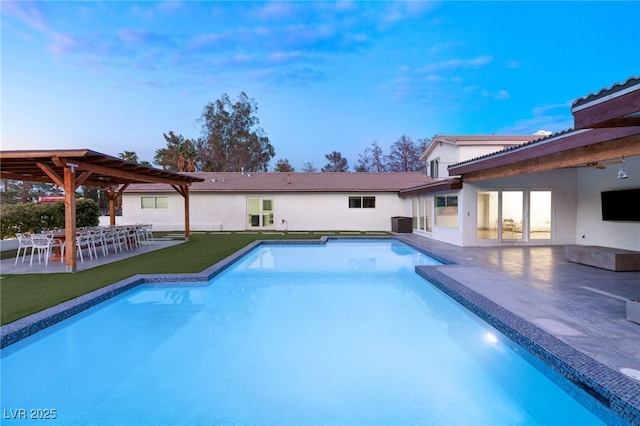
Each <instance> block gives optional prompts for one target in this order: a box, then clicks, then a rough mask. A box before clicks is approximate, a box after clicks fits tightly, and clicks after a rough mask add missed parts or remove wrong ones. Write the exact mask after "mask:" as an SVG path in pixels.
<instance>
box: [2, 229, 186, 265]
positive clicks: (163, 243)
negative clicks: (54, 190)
mask: <svg viewBox="0 0 640 426" xmlns="http://www.w3.org/2000/svg"><path fill="white" fill-rule="evenodd" d="M183 237H184V236H183ZM183 242H184V240H182V241H181V240H173V239H168V240H160V239H158V240H155V241H149V242H144V243H143V244H142V246H141V247H137V248H134V249H132V250H123V251H122V252H121V253H120V252H118V253H114V252H113V248H110V253H109V254H108V255H107V256H104V255H103V254H102V251H101V250H98V256H97V257H95V258H93V259H91V258H90V257H89V254H88V252H87V251H86V250H85V251H84V252H83V256H84V261H83V262H81V261H80V259H79V258H78V261H77V270H78V271H84V270H86V269H91V268H95V267H96V266H101V265H105V264H107V263H113V262H117V261H119V260H123V259H127V258H129V257H133V256H138V255H140V254H143V253H149V252H152V251H155V250H160V249H163V248H167V247H171V246H175V245H176V244H181V243H183ZM30 253H31V252H30V251H29V253H28V254H27V256H26V257H25V258H24V261H23V260H22V256H20V258H19V259H18V263H17V264H16V263H15V262H16V259H15V257H12V258H11V259H4V260H2V261H0V273H1V274H55V273H65V271H66V267H65V264H64V263H63V262H60V261H49V263H48V264H47V265H45V262H44V260H42V261H41V262H38V256H37V254H34V255H33V263H32V264H31V265H29V261H30Z"/></svg>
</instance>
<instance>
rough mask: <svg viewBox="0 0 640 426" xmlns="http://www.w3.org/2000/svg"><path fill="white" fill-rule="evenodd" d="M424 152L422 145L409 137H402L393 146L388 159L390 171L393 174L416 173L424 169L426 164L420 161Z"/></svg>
mask: <svg viewBox="0 0 640 426" xmlns="http://www.w3.org/2000/svg"><path fill="white" fill-rule="evenodd" d="M422 152H423V150H422V149H421V146H420V144H418V143H416V142H414V141H413V140H411V138H410V137H408V136H407V135H402V136H401V137H400V139H398V140H397V141H396V142H394V144H393V145H391V149H390V153H389V157H388V158H389V169H390V170H391V171H392V172H416V171H420V170H422V169H424V164H423V162H422V160H420V155H422Z"/></svg>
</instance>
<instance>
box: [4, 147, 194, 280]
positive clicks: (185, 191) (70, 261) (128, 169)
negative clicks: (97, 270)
mask: <svg viewBox="0 0 640 426" xmlns="http://www.w3.org/2000/svg"><path fill="white" fill-rule="evenodd" d="M0 179H9V180H19V181H27V182H45V183H54V184H56V185H58V186H59V187H60V188H63V189H64V195H65V199H64V207H65V208H64V211H65V241H66V247H67V248H66V251H65V259H64V260H65V264H66V271H67V272H75V271H76V190H77V189H78V187H79V186H81V185H84V186H91V187H97V188H100V190H101V191H102V192H103V193H104V194H105V195H106V196H107V198H108V199H109V213H110V223H111V225H115V223H116V222H115V200H116V199H117V197H119V196H120V195H121V194H122V192H123V191H124V190H125V189H126V188H127V187H128V186H129V185H130V184H132V183H165V184H168V185H171V187H172V188H173V189H175V190H176V191H177V192H178V193H179V194H180V195H182V197H183V198H184V218H185V223H184V227H185V229H184V233H185V237H186V238H187V239H188V238H189V186H190V185H191V183H193V182H202V181H203V179H202V178H197V177H193V176H189V175H185V174H180V173H174V172H170V171H167V170H161V169H156V168H154V167H148V166H143V165H140V164H136V163H132V162H129V161H125V160H122V159H120V158H116V157H111V156H109V155H106V154H101V153H99V152H95V151H91V150H88V149H77V150H53V151H0Z"/></svg>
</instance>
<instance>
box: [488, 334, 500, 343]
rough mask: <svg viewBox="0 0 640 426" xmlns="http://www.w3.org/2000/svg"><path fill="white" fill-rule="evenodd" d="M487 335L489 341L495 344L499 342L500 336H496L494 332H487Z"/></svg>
mask: <svg viewBox="0 0 640 426" xmlns="http://www.w3.org/2000/svg"><path fill="white" fill-rule="evenodd" d="M486 336H487V340H488V341H489V342H491V343H493V344H494V345H495V344H496V343H498V338H497V337H496V335H495V334H493V333H487V334H486Z"/></svg>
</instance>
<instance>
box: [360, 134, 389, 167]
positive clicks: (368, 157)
mask: <svg viewBox="0 0 640 426" xmlns="http://www.w3.org/2000/svg"><path fill="white" fill-rule="evenodd" d="M385 161H386V156H385V155H384V154H383V152H382V148H380V146H378V141H373V143H372V144H371V148H366V149H365V150H364V152H363V153H362V154H360V155H359V158H358V165H357V166H356V168H355V171H356V172H385V171H387V165H386V163H385Z"/></svg>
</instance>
